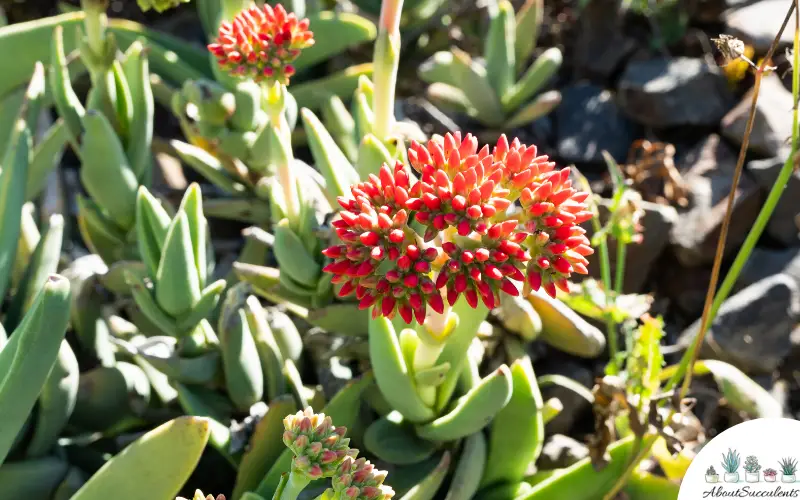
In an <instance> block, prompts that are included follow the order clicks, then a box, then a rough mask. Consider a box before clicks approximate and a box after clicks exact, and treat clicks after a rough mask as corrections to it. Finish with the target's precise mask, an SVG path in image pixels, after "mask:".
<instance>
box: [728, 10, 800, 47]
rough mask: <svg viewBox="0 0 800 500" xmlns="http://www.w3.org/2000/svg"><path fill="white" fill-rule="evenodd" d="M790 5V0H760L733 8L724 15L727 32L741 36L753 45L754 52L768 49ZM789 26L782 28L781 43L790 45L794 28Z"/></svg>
mask: <svg viewBox="0 0 800 500" xmlns="http://www.w3.org/2000/svg"><path fill="white" fill-rule="evenodd" d="M791 5H792V1H791V0H762V1H760V2H755V3H753V4H751V5H748V6H746V7H742V8H740V9H735V10H732V11H730V12H728V13H727V14H726V15H725V22H726V23H727V24H728V29H729V34H731V35H734V36H737V37H739V38H741V39H742V40H743V41H745V42H747V43H749V44H750V45H752V46H753V48H754V49H755V51H756V53H761V54H764V53H766V52H767V50H769V46H770V45H771V44H772V40H774V39H775V35H776V34H777V33H778V31H779V30H780V29H781V24H783V20H784V18H785V17H786V13H787V12H788V11H789V6H791ZM791 26H792V25H791V22H790V24H789V26H787V27H786V29H785V30H783V34H782V35H781V40H780V43H781V45H791V44H792V40H793V37H794V29H793V28H792V27H791Z"/></svg>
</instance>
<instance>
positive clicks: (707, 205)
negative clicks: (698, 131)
mask: <svg viewBox="0 0 800 500" xmlns="http://www.w3.org/2000/svg"><path fill="white" fill-rule="evenodd" d="M735 168H736V154H735V153H734V152H733V151H732V150H731V149H730V148H729V147H728V146H727V145H726V144H725V143H723V142H721V141H720V137H719V136H718V135H710V136H708V137H707V138H706V139H705V140H704V141H702V142H701V143H700V144H698V145H697V146H696V147H695V148H694V149H693V150H692V151H690V152H689V153H687V154H686V157H685V158H684V159H683V160H682V161H679V162H678V169H679V170H680V171H681V174H682V175H683V179H684V181H685V183H686V185H687V186H688V187H689V190H690V193H689V206H688V207H687V208H680V209H678V220H677V222H676V223H675V225H674V227H673V228H672V232H671V233H670V242H671V243H672V246H673V249H674V251H675V255H676V256H677V257H678V260H679V261H680V262H681V263H682V264H683V265H685V266H687V267H694V266H699V265H702V264H707V263H709V262H712V261H713V260H714V254H715V252H716V250H717V240H718V238H719V232H720V229H721V225H722V220H723V218H724V217H725V210H726V208H727V203H728V196H729V194H730V189H731V185H732V183H733V172H734V170H735ZM760 208H761V193H760V190H759V189H758V186H757V185H756V183H755V182H754V181H753V180H752V179H750V178H749V177H748V176H747V173H746V172H744V173H743V174H742V177H741V179H740V181H739V187H738V189H737V190H736V195H735V198H734V206H733V218H732V220H731V224H730V226H729V228H728V238H727V241H726V244H725V254H726V255H729V254H731V253H735V252H736V249H737V248H738V247H739V245H741V243H742V242H743V241H744V239H745V238H746V237H747V233H748V231H749V230H750V228H751V227H752V225H753V221H755V219H756V217H757V216H758V211H759V210H760Z"/></svg>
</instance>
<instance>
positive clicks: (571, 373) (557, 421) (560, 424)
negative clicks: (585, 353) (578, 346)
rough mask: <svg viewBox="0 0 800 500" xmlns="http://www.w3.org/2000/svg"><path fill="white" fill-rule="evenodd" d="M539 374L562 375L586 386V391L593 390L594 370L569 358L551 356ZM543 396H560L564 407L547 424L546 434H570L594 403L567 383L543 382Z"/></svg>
mask: <svg viewBox="0 0 800 500" xmlns="http://www.w3.org/2000/svg"><path fill="white" fill-rule="evenodd" d="M541 368H542V369H541V370H539V367H537V370H538V371H539V375H540V376H542V375H562V376H564V377H567V378H569V379H571V380H572V381H574V382H577V383H578V384H579V385H582V386H584V387H585V388H586V392H589V391H591V388H592V387H593V385H594V376H593V375H592V371H591V370H590V369H589V368H587V367H586V366H584V365H582V364H580V363H578V362H576V361H575V360H572V359H569V358H566V359H565V358H562V357H559V358H558V359H557V360H556V359H555V358H554V357H552V356H551V357H550V358H549V359H548V362H547V363H545V364H544V366H542V367H541ZM541 391H542V398H543V400H544V401H547V400H548V399H551V398H558V399H559V401H561V404H562V405H563V406H564V409H563V410H562V411H561V413H559V414H558V415H556V416H555V417H554V418H553V420H551V421H550V422H548V423H547V425H546V426H545V428H546V434H547V435H551V434H570V429H572V427H573V426H574V425H575V423H576V422H577V421H578V420H579V419H580V418H581V417H583V416H584V415H585V414H587V413H589V412H590V411H591V407H592V403H591V402H590V401H589V400H587V398H586V397H584V395H583V394H580V393H578V392H576V391H574V390H572V389H570V388H568V387H567V386H566V385H561V384H541Z"/></svg>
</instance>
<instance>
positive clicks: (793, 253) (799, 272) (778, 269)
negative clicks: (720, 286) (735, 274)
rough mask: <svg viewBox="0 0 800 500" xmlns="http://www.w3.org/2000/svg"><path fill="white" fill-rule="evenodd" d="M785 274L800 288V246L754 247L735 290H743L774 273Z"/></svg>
mask: <svg viewBox="0 0 800 500" xmlns="http://www.w3.org/2000/svg"><path fill="white" fill-rule="evenodd" d="M778 273H781V274H785V275H786V276H789V277H790V278H792V279H793V280H794V282H795V283H796V284H797V287H798V288H800V248H790V249H788V250H770V249H766V248H758V247H756V248H755V249H753V252H752V253H751V254H750V257H749V258H748V259H747V263H746V264H745V265H744V268H743V269H742V272H741V274H740V275H739V279H738V280H736V285H735V287H734V289H735V290H741V289H743V288H746V287H748V286H750V285H752V284H753V283H755V282H757V281H760V280H762V279H764V278H767V277H769V276H772V275H774V274H778Z"/></svg>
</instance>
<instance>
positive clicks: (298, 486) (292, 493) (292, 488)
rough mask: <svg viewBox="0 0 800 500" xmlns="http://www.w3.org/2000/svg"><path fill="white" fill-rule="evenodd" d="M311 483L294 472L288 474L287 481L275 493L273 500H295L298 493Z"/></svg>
mask: <svg viewBox="0 0 800 500" xmlns="http://www.w3.org/2000/svg"><path fill="white" fill-rule="evenodd" d="M310 482H311V480H310V479H308V478H307V477H306V476H305V475H303V474H299V473H297V472H295V471H292V472H291V473H289V479H288V480H287V481H286V482H285V483H283V484H282V485H281V486H280V487H279V488H278V491H276V492H275V497H274V498H273V500H297V497H298V496H300V493H301V492H302V491H303V490H304V489H305V487H306V486H308V484H309V483H310Z"/></svg>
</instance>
